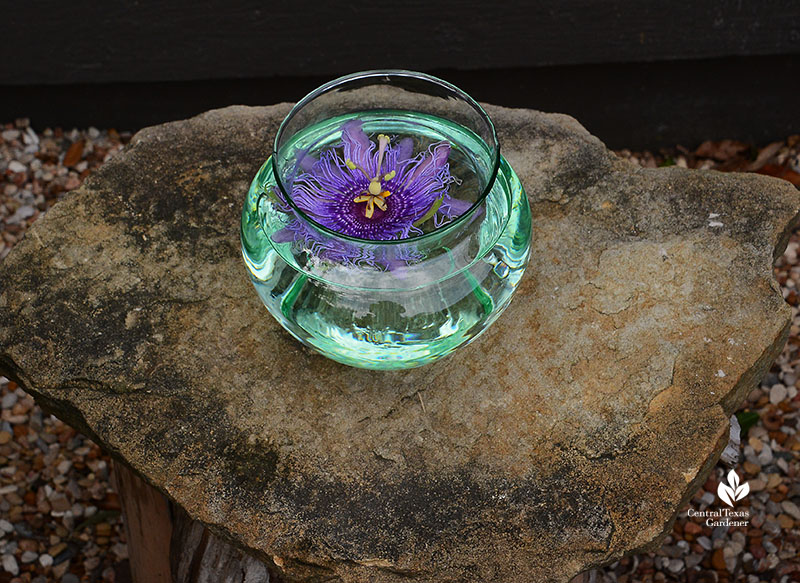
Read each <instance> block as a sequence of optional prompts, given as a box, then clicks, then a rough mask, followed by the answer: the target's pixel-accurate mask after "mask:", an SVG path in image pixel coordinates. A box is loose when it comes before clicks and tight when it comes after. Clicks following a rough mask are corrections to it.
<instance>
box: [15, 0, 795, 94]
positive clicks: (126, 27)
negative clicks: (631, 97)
mask: <svg viewBox="0 0 800 583" xmlns="http://www.w3.org/2000/svg"><path fill="white" fill-rule="evenodd" d="M3 4H5V6H3V8H2V10H1V11H0V12H2V14H3V20H4V25H5V26H4V27H3V34H2V35H0V55H3V57H4V58H2V59H0V85H25V84H54V83H57V84H64V83H97V82H114V81H160V80H172V81H175V80H193V79H232V78H259V77H272V76H277V75H281V76H302V75H324V76H335V75H337V74H343V73H347V72H352V71H357V70H364V69H371V68H386V67H400V68H409V69H417V70H431V69H436V68H456V69H463V70H480V69H489V68H515V67H533V66H544V65H572V64H582V63H604V62H633V61H636V62H647V61H658V60H675V59H696V58H710V57H719V56H731V55H768V54H798V53H800V3H798V2H795V1H794V0H743V1H738V2H732V1H728V2H719V1H718V0H697V1H696V2H663V1H661V0H614V1H611V2H609V1H606V2H598V1H597V0H560V1H558V2H555V1H553V0H531V1H528V2H525V1H523V0H513V1H508V2H503V3H500V4H492V3H490V2H488V3H487V2H477V1H474V0H473V1H472V2H464V1H463V0H461V1H459V0H442V1H440V2H429V1H427V0H404V2H402V3H397V2H396V3H394V4H387V3H385V2H375V1H373V0H353V1H351V2H347V3H340V2H323V1H321V0H316V1H313V2H309V1H306V2H302V1H300V2H296V1H290V0H275V1H273V2H268V3H265V2H263V1H262V0H238V1H236V2H229V1H224V2H223V1H221V0H212V1H210V2H202V3H197V2H191V1H190V0H175V1H174V2H159V1H156V0H141V1H139V2H123V1H112V2H104V3H102V4H97V3H96V2H92V1H91V0H75V1H73V2H66V3H65V2H59V1H57V0H39V1H37V2H11V0H5V2H3Z"/></svg>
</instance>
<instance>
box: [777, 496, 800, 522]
mask: <svg viewBox="0 0 800 583" xmlns="http://www.w3.org/2000/svg"><path fill="white" fill-rule="evenodd" d="M781 508H783V511H784V512H785V513H786V514H788V515H789V516H791V517H792V518H794V519H795V520H800V508H798V507H797V504H795V503H794V502H792V501H791V500H784V501H783V502H781Z"/></svg>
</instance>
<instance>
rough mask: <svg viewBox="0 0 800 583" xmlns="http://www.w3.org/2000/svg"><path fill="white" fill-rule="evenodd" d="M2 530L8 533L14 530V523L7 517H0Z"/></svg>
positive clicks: (0, 528)
mask: <svg viewBox="0 0 800 583" xmlns="http://www.w3.org/2000/svg"><path fill="white" fill-rule="evenodd" d="M0 530H2V531H3V532H6V533H9V532H14V525H13V524H11V523H10V522H9V521H8V520H6V519H5V518H0Z"/></svg>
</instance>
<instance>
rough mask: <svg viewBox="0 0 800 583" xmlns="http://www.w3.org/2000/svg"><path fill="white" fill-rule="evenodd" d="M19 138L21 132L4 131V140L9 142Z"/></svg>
mask: <svg viewBox="0 0 800 583" xmlns="http://www.w3.org/2000/svg"><path fill="white" fill-rule="evenodd" d="M18 137H19V130H4V131H3V139H4V140H6V141H7V142H10V141H11V140H16V139H17V138H18Z"/></svg>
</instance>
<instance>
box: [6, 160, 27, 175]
mask: <svg viewBox="0 0 800 583" xmlns="http://www.w3.org/2000/svg"><path fill="white" fill-rule="evenodd" d="M8 169H9V170H11V171H12V172H25V170H27V168H26V167H25V164H22V163H21V162H18V161H17V160H11V162H9V163H8Z"/></svg>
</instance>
